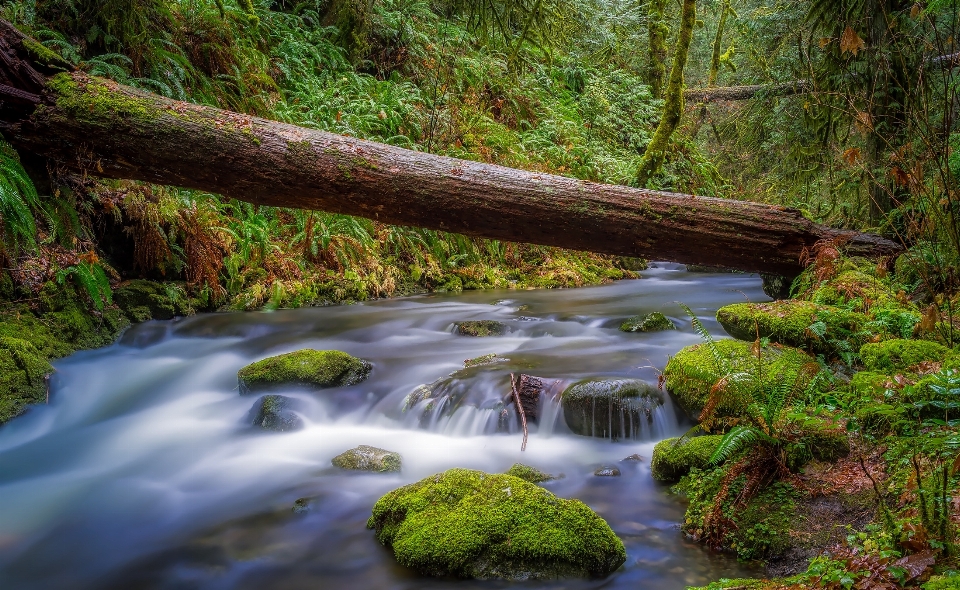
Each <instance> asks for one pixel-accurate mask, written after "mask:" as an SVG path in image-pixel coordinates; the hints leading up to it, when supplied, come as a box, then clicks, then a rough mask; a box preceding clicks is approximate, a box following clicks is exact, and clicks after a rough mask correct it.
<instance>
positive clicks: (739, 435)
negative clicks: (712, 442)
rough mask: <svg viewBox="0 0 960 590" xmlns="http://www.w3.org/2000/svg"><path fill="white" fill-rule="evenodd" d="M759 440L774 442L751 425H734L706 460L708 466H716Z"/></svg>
mask: <svg viewBox="0 0 960 590" xmlns="http://www.w3.org/2000/svg"><path fill="white" fill-rule="evenodd" d="M761 442H774V441H773V440H772V439H771V438H770V437H769V436H767V435H766V434H764V433H763V432H762V431H761V430H759V429H758V428H754V427H753V426H734V427H733V428H732V429H731V430H730V432H728V433H726V434H725V435H723V439H721V440H720V444H719V445H717V449H716V450H715V451H714V452H713V455H711V456H710V460H709V461H707V465H709V466H717V465H719V464H721V463H723V462H724V461H726V460H728V459H730V458H731V457H733V456H734V455H736V454H737V453H739V452H740V451H742V450H744V449H746V448H749V447H752V446H754V445H756V444H758V443H761Z"/></svg>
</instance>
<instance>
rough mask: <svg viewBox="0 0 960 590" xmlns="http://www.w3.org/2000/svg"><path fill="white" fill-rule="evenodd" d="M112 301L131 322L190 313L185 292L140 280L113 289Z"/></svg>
mask: <svg viewBox="0 0 960 590" xmlns="http://www.w3.org/2000/svg"><path fill="white" fill-rule="evenodd" d="M113 301H114V303H116V304H117V306H118V307H119V308H120V309H122V310H123V312H124V313H125V314H126V315H127V317H128V318H130V321H132V322H145V321H147V320H149V319H155V320H169V319H171V318H173V317H175V316H183V315H189V314H190V312H191V311H192V310H191V308H190V305H189V302H188V299H187V296H186V293H185V292H181V290H178V289H177V288H176V287H174V286H169V288H168V286H167V285H164V284H162V283H158V282H155V281H147V280H142V279H137V280H133V281H127V282H125V283H123V284H121V285H120V286H119V287H117V288H116V289H114V290H113Z"/></svg>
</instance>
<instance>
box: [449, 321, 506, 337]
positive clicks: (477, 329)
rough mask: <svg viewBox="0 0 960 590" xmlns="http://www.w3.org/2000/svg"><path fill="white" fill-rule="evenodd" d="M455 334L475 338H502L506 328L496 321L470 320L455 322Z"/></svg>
mask: <svg viewBox="0 0 960 590" xmlns="http://www.w3.org/2000/svg"><path fill="white" fill-rule="evenodd" d="M455 326H456V329H455V331H456V333H457V334H460V335H461V336H475V337H478V338H480V337H486V336H502V335H503V334H504V333H505V332H506V331H507V327H506V326H505V325H504V324H503V323H502V322H498V321H496V320H471V321H467V322H457V323H456V324H455Z"/></svg>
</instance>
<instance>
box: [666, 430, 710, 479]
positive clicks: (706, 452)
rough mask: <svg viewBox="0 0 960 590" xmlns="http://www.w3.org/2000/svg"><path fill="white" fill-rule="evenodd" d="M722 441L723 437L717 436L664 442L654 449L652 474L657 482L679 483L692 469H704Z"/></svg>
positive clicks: (672, 439) (670, 439)
mask: <svg viewBox="0 0 960 590" xmlns="http://www.w3.org/2000/svg"><path fill="white" fill-rule="evenodd" d="M722 439H723V436H722V435H719V434H717V435H710V436H694V437H684V438H683V439H680V438H668V439H665V440H662V441H660V442H658V443H657V446H655V447H653V458H652V459H651V460H650V474H651V475H653V479H655V480H657V481H662V482H667V483H672V482H676V481H679V480H680V478H681V477H683V476H684V475H686V474H688V473H690V469H692V468H694V467H695V468H697V469H702V468H704V467H705V466H706V465H707V461H709V460H710V457H711V456H712V455H713V452H714V451H716V450H717V446H718V445H719V444H720V441H721V440H722ZM678 443H679V444H678Z"/></svg>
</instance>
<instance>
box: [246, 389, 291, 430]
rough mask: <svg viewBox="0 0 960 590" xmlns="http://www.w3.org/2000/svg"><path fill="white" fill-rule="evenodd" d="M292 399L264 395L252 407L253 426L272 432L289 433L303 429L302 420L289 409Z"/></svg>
mask: <svg viewBox="0 0 960 590" xmlns="http://www.w3.org/2000/svg"><path fill="white" fill-rule="evenodd" d="M293 406H294V402H293V400H292V399H290V398H288V397H285V396H282V395H265V396H263V397H262V398H260V399H259V400H257V403H256V404H255V405H254V408H253V409H254V411H255V412H256V417H255V418H254V419H253V424H254V426H258V427H260V428H262V429H264V430H272V431H274V432H289V431H292V430H300V429H301V428H303V420H301V419H300V416H297V414H296V413H294V412H293V410H292V409H291V408H292V407H293Z"/></svg>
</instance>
